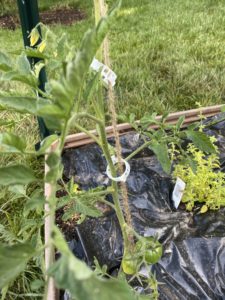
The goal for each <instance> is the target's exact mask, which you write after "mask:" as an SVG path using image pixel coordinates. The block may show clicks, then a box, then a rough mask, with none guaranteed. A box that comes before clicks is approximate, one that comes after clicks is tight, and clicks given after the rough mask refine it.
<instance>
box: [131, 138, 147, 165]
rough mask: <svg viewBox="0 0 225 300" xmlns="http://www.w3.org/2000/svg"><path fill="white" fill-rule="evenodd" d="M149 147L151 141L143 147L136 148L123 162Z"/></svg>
mask: <svg viewBox="0 0 225 300" xmlns="http://www.w3.org/2000/svg"><path fill="white" fill-rule="evenodd" d="M150 145H151V141H147V142H145V143H144V144H143V145H141V146H140V147H138V148H137V149H136V150H135V151H134V152H132V153H131V154H130V155H128V156H127V157H126V159H125V160H126V161H128V160H130V159H131V158H133V157H134V156H135V155H137V154H138V153H139V152H141V151H142V150H144V149H145V148H146V147H148V146H150Z"/></svg>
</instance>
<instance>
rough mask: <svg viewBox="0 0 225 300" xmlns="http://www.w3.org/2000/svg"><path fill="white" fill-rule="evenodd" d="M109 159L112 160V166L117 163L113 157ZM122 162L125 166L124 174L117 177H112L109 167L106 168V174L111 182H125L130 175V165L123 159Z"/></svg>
mask: <svg viewBox="0 0 225 300" xmlns="http://www.w3.org/2000/svg"><path fill="white" fill-rule="evenodd" d="M111 158H112V162H113V164H114V165H115V164H117V163H118V158H117V157H116V156H115V155H113V156H111ZM122 162H123V163H124V164H125V167H126V169H125V171H124V173H123V174H122V175H121V176H119V177H112V174H111V172H110V168H109V166H107V169H106V174H107V176H108V177H109V178H110V179H111V180H113V181H116V182H126V181H127V177H128V176H129V174H130V165H129V163H128V162H127V161H126V160H125V159H122Z"/></svg>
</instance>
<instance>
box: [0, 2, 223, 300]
mask: <svg viewBox="0 0 225 300" xmlns="http://www.w3.org/2000/svg"><path fill="white" fill-rule="evenodd" d="M108 2H113V1H108ZM4 3H5V6H4V11H3V7H2V11H0V12H1V14H3V13H4V12H7V13H9V12H13V13H16V7H15V1H11V2H10V1H9V4H8V5H7V3H6V2H4ZM0 4H1V1H0ZM39 5H40V8H41V9H42V10H46V9H48V8H50V7H53V8H56V7H59V6H64V5H66V6H71V7H78V8H81V9H83V10H85V12H86V16H87V18H86V19H85V20H83V21H80V22H78V23H75V24H74V25H71V26H61V25H55V26H53V27H52V29H53V30H54V32H55V33H56V34H58V35H60V34H61V33H62V32H64V31H65V32H67V33H68V35H69V40H70V43H71V45H72V44H75V45H76V46H77V47H78V46H79V44H80V41H81V39H82V36H83V34H84V32H85V31H86V30H87V29H88V28H89V27H91V26H92V25H93V24H94V17H93V4H92V0H85V1H81V0H80V1H76V0H74V1H73V0H66V1H59V0H57V1H56V0H40V1H39ZM109 37H110V42H111V59H112V68H113V70H114V71H115V72H116V73H117V75H118V80H117V85H116V94H117V98H118V113H120V112H123V113H126V114H129V113H135V114H136V116H137V118H140V117H141V116H142V115H143V114H144V113H145V112H154V111H155V112H157V113H162V112H164V111H170V112H171V111H179V110H183V109H190V108H195V107H196V106H197V104H196V103H197V102H198V103H200V104H201V105H202V106H208V105H213V104H217V103H222V102H223V101H224V99H225V88H224V87H225V72H224V69H225V42H224V41H225V2H224V1H223V0H195V1H193V0H192V1H191V0H123V6H122V9H121V10H120V12H119V16H118V18H117V22H115V24H114V25H113V27H112V30H111V32H110V35H109ZM22 47H23V44H22V36H21V30H20V28H18V29H16V30H15V31H9V30H5V29H4V30H3V29H0V50H1V51H4V52H10V51H13V50H16V49H18V48H22ZM0 88H1V91H6V90H7V91H10V92H11V93H17V92H18V93H21V92H22V93H23V94H24V93H26V92H27V91H26V89H25V88H24V87H23V86H21V85H19V84H15V83H7V84H5V83H0ZM0 117H1V120H3V119H11V120H14V121H15V122H16V127H15V130H16V131H18V132H20V133H21V134H23V135H24V136H26V138H27V141H28V143H29V144H30V147H33V145H34V144H35V143H36V142H37V141H38V139H39V137H38V129H37V125H36V120H35V119H34V118H31V117H29V116H27V117H23V118H22V119H21V117H20V116H19V115H18V114H12V113H5V112H3V113H0ZM1 130H5V128H4V127H0V131H1ZM13 130H14V129H13ZM15 160H16V161H18V157H15V156H10V157H9V156H7V157H6V156H4V157H1V158H0V164H1V165H3V164H8V163H11V162H12V161H15ZM21 160H22V161H23V160H25V158H21ZM29 164H30V165H32V166H33V167H35V168H36V170H39V172H43V163H42V161H41V160H40V161H38V162H37V161H33V160H31V159H29ZM11 197H12V193H11V192H10V191H8V190H7V189H3V190H1V191H0V220H1V222H0V223H1V226H0V241H1V242H9V237H10V238H11V239H10V242H11V243H12V242H14V241H16V239H20V238H21V226H22V223H21V222H22V219H23V218H22V217H21V216H22V215H23V204H24V203H25V199H23V198H22V197H20V198H18V199H14V200H12V201H11V200H10V199H11ZM7 201H9V202H7ZM6 202H7V204H6ZM35 218H36V219H37V220H39V218H40V216H39V215H36V214H32V215H30V216H28V219H31V220H32V219H35ZM29 230H30V229H29V228H28V229H27V231H26V230H25V233H24V234H28V233H29V232H28V231H29ZM10 234H11V235H10ZM7 236H8V240H7ZM39 273H40V272H39V267H36V265H35V262H34V263H33V266H31V267H30V269H29V272H28V273H25V274H23V276H21V277H20V279H19V280H18V281H17V283H16V284H14V285H13V287H11V288H10V293H7V295H6V298H5V299H36V298H37V299H39V298H38V296H34V295H33V296H30V297H29V296H26V295H24V293H27V292H29V293H34V292H35V293H37V294H38V293H39V292H40V289H37V290H35V289H34V291H31V290H30V289H29V287H28V282H31V281H33V280H34V279H37V278H39V279H40V278H41V277H40V275H38V274H39ZM13 293H16V296H15V294H13ZM15 297H16V298H15Z"/></svg>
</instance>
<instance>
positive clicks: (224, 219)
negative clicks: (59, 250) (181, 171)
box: [63, 114, 225, 300]
mask: <svg viewBox="0 0 225 300" xmlns="http://www.w3.org/2000/svg"><path fill="white" fill-rule="evenodd" d="M223 117H225V115H224V114H220V115H218V116H216V117H213V118H210V121H212V120H216V119H219V118H223ZM207 122H209V120H206V123H207ZM206 131H207V134H209V135H214V136H216V138H217V141H218V142H217V145H218V147H219V150H220V160H221V169H222V170H223V169H224V165H225V122H224V121H222V122H220V123H218V124H216V125H214V126H211V127H210V128H208V129H206ZM109 141H110V143H111V144H114V141H113V139H110V140H109ZM141 143H142V140H141V138H140V136H139V135H138V134H137V133H129V134H126V135H124V136H122V137H121V144H122V148H123V156H124V157H126V156H127V155H129V154H130V153H131V152H132V151H134V150H135V149H136V148H137V147H138V146H140V145H141ZM63 164H64V167H65V170H64V177H65V179H66V180H69V179H70V178H71V177H72V176H74V179H75V182H76V183H78V184H79V185H80V187H81V188H82V189H90V188H94V187H97V186H107V185H109V183H110V182H109V178H108V177H107V175H106V174H105V170H106V161H105V159H104V157H103V155H102V152H101V150H100V149H99V147H98V146H97V145H95V144H91V145H86V146H82V147H79V148H76V149H68V150H66V151H65V152H64V154H63ZM130 165H131V172H130V175H129V177H128V178H127V187H128V193H129V203H130V208H131V213H132V222H133V226H134V229H135V230H136V231H137V232H138V233H139V234H140V235H143V236H155V235H157V236H158V238H159V241H160V242H161V243H162V244H163V249H164V254H163V256H162V258H161V260H160V261H159V262H158V263H157V264H155V265H154V266H152V272H153V273H155V274H156V278H157V280H158V281H159V282H160V284H159V293H160V299H165V300H167V299H168V300H170V299H171V300H175V299H179V300H182V299H190V300H195V299H196V300H197V299H201V300H203V299H215V300H216V299H217V300H219V299H221V300H222V299H225V209H223V208H222V209H220V210H219V211H208V212H207V213H205V214H200V213H199V209H198V208H197V209H195V210H194V211H193V212H187V211H186V210H185V207H184V206H183V205H182V204H181V205H180V206H179V208H178V209H177V210H176V209H174V207H173V203H172V200H171V195H172V191H173V187H174V182H173V181H172V179H171V177H170V176H168V175H167V174H165V173H164V172H163V170H162V168H161V166H160V164H159V163H158V161H157V159H156V157H155V156H154V155H153V153H152V152H151V151H150V150H148V149H146V150H144V151H142V152H141V153H139V154H138V155H137V156H136V157H135V158H133V159H131V160H130ZM108 200H109V201H111V199H110V197H108ZM77 231H78V234H79V238H80V241H81V242H82V244H83V247H84V249H85V251H86V253H85V256H86V260H87V262H88V263H89V264H90V265H92V264H93V259H94V257H96V258H97V260H98V261H99V263H100V265H103V264H106V265H107V266H108V269H109V271H111V272H112V271H113V270H114V269H116V268H117V267H118V266H119V265H120V261H121V257H122V253H123V245H122V236H121V232H120V228H119V225H118V221H117V218H116V215H115V213H114V212H113V211H112V210H109V211H107V213H106V214H105V215H104V216H103V217H101V218H87V219H86V220H85V221H84V222H83V223H82V224H81V225H79V226H78V227H77Z"/></svg>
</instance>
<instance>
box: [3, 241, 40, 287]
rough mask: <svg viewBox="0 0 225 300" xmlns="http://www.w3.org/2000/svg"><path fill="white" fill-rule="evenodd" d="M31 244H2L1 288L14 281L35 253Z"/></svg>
mask: <svg viewBox="0 0 225 300" xmlns="http://www.w3.org/2000/svg"><path fill="white" fill-rule="evenodd" d="M34 253H35V250H34V249H33V248H32V247H31V245H29V244H18V245H14V246H4V245H2V244H0V288H3V287H4V286H6V285H7V284H9V283H10V282H12V281H13V280H14V279H15V278H16V277H17V276H18V275H19V274H20V273H21V272H22V271H24V269H25V268H26V265H27V262H28V261H29V260H30V259H31V257H32V256H33V255H34Z"/></svg>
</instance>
